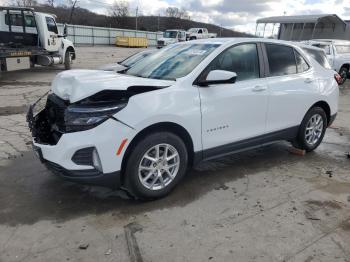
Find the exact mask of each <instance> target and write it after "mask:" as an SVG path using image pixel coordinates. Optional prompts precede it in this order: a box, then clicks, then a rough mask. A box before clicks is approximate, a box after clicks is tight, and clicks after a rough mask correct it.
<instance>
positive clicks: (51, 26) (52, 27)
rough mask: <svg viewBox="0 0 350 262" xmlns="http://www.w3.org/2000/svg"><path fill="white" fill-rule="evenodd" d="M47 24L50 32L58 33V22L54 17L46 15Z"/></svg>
mask: <svg viewBox="0 0 350 262" xmlns="http://www.w3.org/2000/svg"><path fill="white" fill-rule="evenodd" d="M46 24H47V30H49V32H52V33H55V34H58V30H57V26H56V22H55V20H54V19H53V18H52V17H46Z"/></svg>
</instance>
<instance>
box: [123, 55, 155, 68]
mask: <svg viewBox="0 0 350 262" xmlns="http://www.w3.org/2000/svg"><path fill="white" fill-rule="evenodd" d="M150 54H151V52H140V53H137V54H136V55H132V56H130V57H128V58H127V59H125V60H124V61H122V62H120V63H119V64H121V65H123V66H125V67H131V66H132V65H134V64H136V63H137V62H138V61H140V60H141V59H143V58H145V57H147V56H149V55H150Z"/></svg>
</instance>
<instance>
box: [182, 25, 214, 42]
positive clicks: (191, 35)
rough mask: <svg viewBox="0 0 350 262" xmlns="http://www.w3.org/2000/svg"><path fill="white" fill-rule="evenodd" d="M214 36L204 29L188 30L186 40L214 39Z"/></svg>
mask: <svg viewBox="0 0 350 262" xmlns="http://www.w3.org/2000/svg"><path fill="white" fill-rule="evenodd" d="M215 37H216V34H213V33H209V32H208V29H206V28H190V29H189V30H188V31H187V33H186V40H196V39H207V38H215Z"/></svg>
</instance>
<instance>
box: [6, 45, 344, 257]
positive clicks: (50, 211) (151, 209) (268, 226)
mask: <svg viewBox="0 0 350 262" xmlns="http://www.w3.org/2000/svg"><path fill="white" fill-rule="evenodd" d="M135 51H137V50H136V49H121V48H111V47H95V48H92V47H82V48H79V49H78V54H79V55H78V58H79V57H84V60H82V59H81V58H80V60H78V61H77V63H76V64H75V65H74V67H75V68H95V67H97V66H99V65H102V64H104V63H110V62H112V61H114V60H116V59H117V58H122V57H125V56H127V55H128V54H130V53H131V52H135ZM112 55H113V56H112ZM58 72H60V70H59V69H57V68H49V69H47V68H35V69H30V70H26V71H18V72H9V73H6V74H4V75H2V78H0V88H1V93H0V261H1V262H7V261H26V262H27V261H191V262H192V261H259V262H260V261H266V262H273V261H296V262H298V261H305V262H310V261H325V262H329V261H350V251H349V250H350V159H348V158H347V157H346V155H345V153H346V152H349V151H350V81H349V83H348V84H347V85H345V86H344V87H342V88H341V97H340V110H339V115H338V117H337V119H336V121H335V123H334V125H333V126H332V127H331V128H330V129H328V131H327V134H326V137H325V140H324V142H323V143H322V145H321V146H320V147H319V149H318V150H316V151H315V152H313V153H310V154H307V155H305V156H297V155H293V154H290V153H289V152H288V148H289V144H288V143H284V142H281V143H277V144H274V145H271V146H268V147H263V148H259V149H257V150H253V151H248V152H244V153H240V154H236V155H232V156H228V157H225V158H221V159H217V160H215V161H210V162H207V163H203V164H201V165H200V166H199V167H197V168H196V169H195V170H192V171H190V172H189V174H188V176H187V177H186V178H185V179H184V181H183V182H182V183H181V184H180V185H179V186H178V187H177V188H176V190H175V191H174V192H173V193H172V194H171V195H170V196H169V197H167V198H165V199H162V200H158V201H153V202H138V201H134V200H130V199H128V198H127V197H126V196H125V194H123V192H120V191H112V190H110V189H106V188H98V187H90V186H82V185H76V184H72V183H69V182H66V181H62V180H60V179H58V178H56V177H55V176H54V175H52V174H51V173H50V172H49V171H48V170H46V168H45V167H44V166H42V165H41V164H40V163H39V161H38V160H37V159H36V157H35V156H34V154H33V153H32V152H31V144H30V141H31V138H30V134H29V131H28V128H27V125H26V123H25V114H24V112H25V110H26V108H27V107H28V104H29V103H32V102H34V101H35V100H36V99H38V98H39V97H40V96H41V95H42V94H44V93H45V92H47V91H48V89H49V85H50V82H51V81H52V79H53V77H54V76H55V74H57V73H58Z"/></svg>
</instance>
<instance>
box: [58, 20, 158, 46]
mask: <svg viewBox="0 0 350 262" xmlns="http://www.w3.org/2000/svg"><path fill="white" fill-rule="evenodd" d="M57 26H58V30H59V31H60V32H63V24H57ZM67 27H68V37H67V38H68V39H69V40H71V41H72V42H73V43H74V44H75V45H114V44H115V39H116V37H117V36H132V37H135V36H136V37H146V38H147V39H148V44H149V45H150V46H155V45H157V39H158V38H160V37H162V33H159V32H147V31H136V30H127V29H118V28H108V27H94V26H82V25H67Z"/></svg>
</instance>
